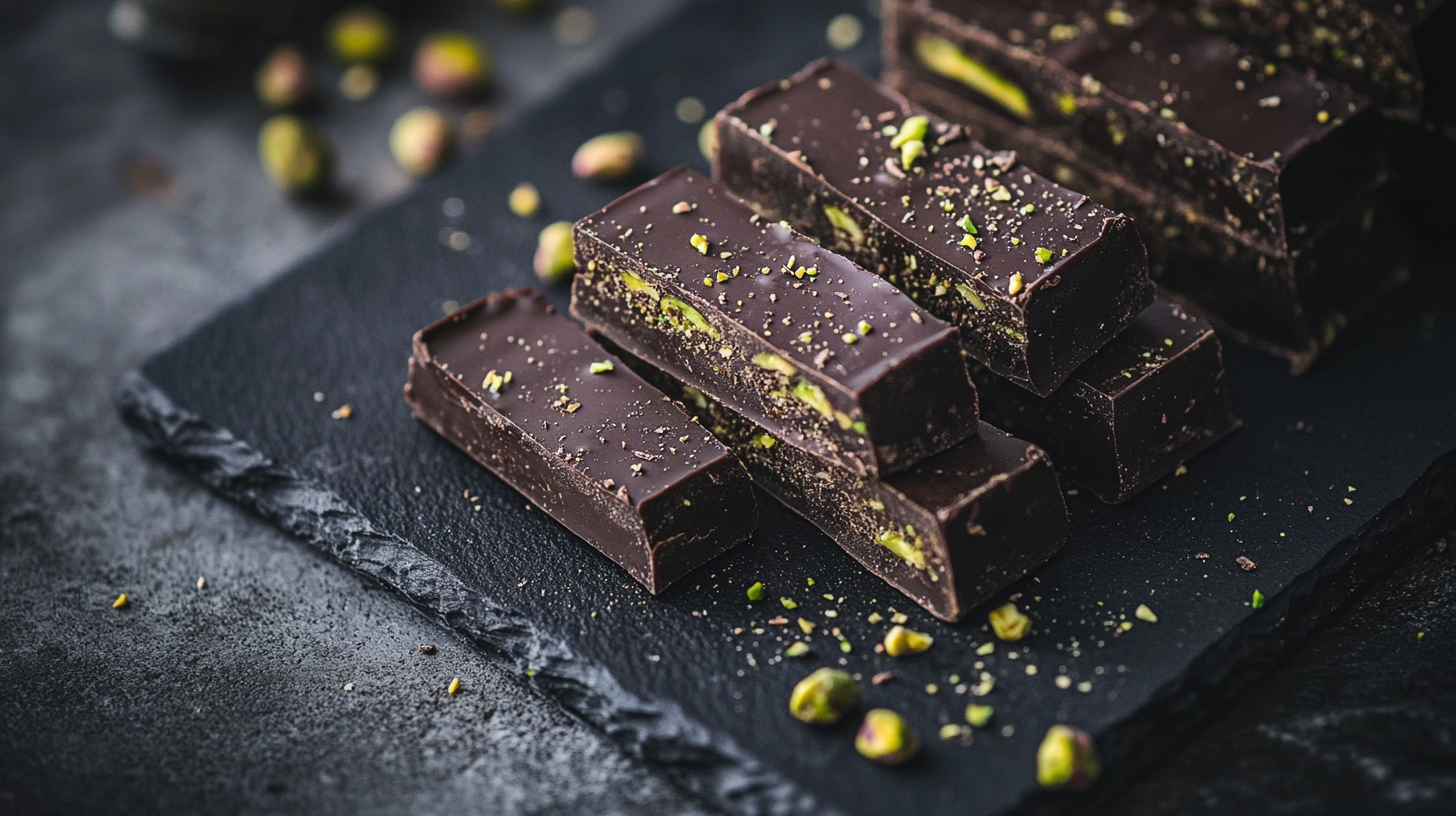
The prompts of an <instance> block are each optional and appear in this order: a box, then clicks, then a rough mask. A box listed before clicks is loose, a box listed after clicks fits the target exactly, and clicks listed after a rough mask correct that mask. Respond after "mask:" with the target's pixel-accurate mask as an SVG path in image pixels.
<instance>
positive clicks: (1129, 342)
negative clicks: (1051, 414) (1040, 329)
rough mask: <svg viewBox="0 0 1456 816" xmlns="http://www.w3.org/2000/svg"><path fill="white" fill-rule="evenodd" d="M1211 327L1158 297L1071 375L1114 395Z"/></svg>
mask: <svg viewBox="0 0 1456 816" xmlns="http://www.w3.org/2000/svg"><path fill="white" fill-rule="evenodd" d="M1212 331H1213V326H1211V325H1209V323H1208V321H1206V320H1204V319H1203V318H1201V317H1198V316H1196V315H1193V314H1191V313H1189V312H1188V311H1187V310H1186V309H1184V308H1183V307H1182V306H1179V305H1178V304H1176V303H1173V302H1172V301H1169V300H1164V299H1162V298H1159V299H1157V300H1156V301H1154V302H1153V305H1151V306H1149V307H1148V308H1146V309H1144V310H1142V312H1141V313H1139V314H1138V316H1137V318H1136V319H1135V320H1133V322H1132V324H1131V325H1129V326H1128V327H1127V328H1126V329H1123V332H1122V334H1120V335H1118V338H1117V340H1116V341H1115V342H1112V343H1108V344H1107V345H1105V346H1103V347H1102V351H1100V352H1098V353H1097V354H1095V355H1093V356H1092V358H1091V359H1089V360H1088V361H1087V362H1085V363H1083V364H1082V366H1081V367H1080V368H1078V369H1077V373H1075V374H1073V375H1072V379H1074V380H1078V381H1080V382H1083V383H1086V384H1087V385H1090V386H1092V387H1093V388H1096V389H1097V390H1098V391H1100V392H1102V393H1104V394H1109V395H1112V396H1114V397H1115V396H1116V395H1118V394H1121V393H1122V392H1124V391H1127V390H1129V389H1131V388H1132V387H1133V386H1135V385H1136V384H1137V383H1138V381H1139V380H1141V379H1142V378H1143V377H1145V376H1147V375H1149V374H1151V373H1153V372H1155V371H1157V370H1158V367H1159V366H1161V365H1162V364H1163V363H1165V362H1167V361H1168V360H1171V359H1173V358H1174V357H1177V356H1178V355H1179V354H1182V353H1183V352H1184V351H1186V350H1187V349H1188V347H1189V346H1192V345H1193V344H1194V343H1196V342H1198V341H1199V340H1200V339H1202V338H1204V337H1206V336H1207V335H1208V334H1209V333H1211V332H1212Z"/></svg>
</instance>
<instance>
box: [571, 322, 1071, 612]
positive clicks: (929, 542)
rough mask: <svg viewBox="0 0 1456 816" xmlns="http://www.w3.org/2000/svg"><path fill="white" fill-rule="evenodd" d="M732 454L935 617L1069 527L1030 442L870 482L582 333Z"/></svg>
mask: <svg viewBox="0 0 1456 816" xmlns="http://www.w3.org/2000/svg"><path fill="white" fill-rule="evenodd" d="M589 331H592V332H593V333H594V334H595V336H597V337H598V339H601V340H602V341H603V344H604V345H606V346H607V347H608V348H609V349H613V350H614V352H615V353H617V354H618V355H619V356H621V357H622V358H623V359H624V360H626V361H627V363H628V364H629V365H631V366H633V367H634V368H635V369H636V370H637V371H638V372H639V373H641V374H642V375H643V376H644V377H646V378H647V379H648V380H649V381H651V382H653V383H654V384H655V385H657V386H658V387H660V388H662V389H663V390H664V391H665V392H667V393H670V394H680V395H681V397H682V402H683V405H684V407H685V408H686V409H687V410H689V411H690V412H692V413H693V414H694V415H695V416H697V417H698V418H699V420H700V421H701V422H702V423H703V425H704V426H705V427H707V428H709V429H710V430H712V431H713V433H715V434H717V435H718V437H719V438H720V439H722V440H723V441H724V442H725V443H726V444H729V445H731V446H732V447H733V448H734V450H736V451H738V452H739V455H740V456H741V457H742V458H743V461H744V463H745V464H747V466H748V470H749V472H750V473H751V474H753V479H754V483H755V484H757V485H758V486H759V487H761V488H763V489H764V490H766V491H768V492H769V493H770V494H772V495H773V496H774V497H775V498H777V499H778V500H779V501H782V502H783V503H784V504H785V505H786V506H788V507H789V509H791V510H793V511H794V512H796V513H798V514H799V515H801V516H803V517H804V518H805V519H806V520H808V521H809V522H810V523H812V524H813V525H814V526H816V527H818V528H819V529H820V530H823V531H824V533H825V534H826V535H828V536H829V537H830V538H831V539H833V540H834V541H835V542H836V543H837V544H839V546H840V547H842V548H844V550H845V551H846V552H848V553H849V554H850V555H851V556H853V557H854V559H855V560H856V561H859V562H860V564H861V565H863V566H864V567H865V568H866V569H868V570H869V571H870V572H872V573H874V574H875V575H877V576H879V577H880V578H882V579H884V580H885V582H886V583H888V584H890V585H891V586H893V587H895V588H896V589H898V590H899V591H900V592H902V593H904V594H905V595H906V596H908V597H909V598H911V599H912V600H914V601H915V602H916V603H918V604H919V605H920V606H921V607H923V608H924V609H925V610H926V611H928V612H930V613H931V614H932V615H934V616H935V617H937V618H939V619H941V620H944V621H951V622H954V621H957V620H960V619H961V618H962V617H964V616H965V614H966V613H967V612H968V611H970V610H971V609H973V608H975V607H976V606H977V605H979V604H981V603H983V602H985V601H986V600H989V599H990V598H991V597H992V596H993V595H994V594H995V593H996V592H998V591H1000V590H1001V589H1003V588H1004V587H1006V586H1007V585H1009V584H1011V583H1013V582H1015V581H1017V580H1019V579H1020V578H1022V577H1023V576H1025V575H1026V574H1027V573H1028V572H1030V571H1031V570H1033V569H1035V568H1036V567H1038V566H1040V565H1041V564H1043V563H1045V562H1046V561H1047V560H1049V559H1050V558H1051V557H1052V556H1053V555H1055V554H1056V552H1057V550H1058V549H1060V547H1061V543H1062V540H1063V538H1064V537H1065V535H1066V530H1067V526H1068V522H1067V511H1066V505H1065V503H1064V502H1063V499H1062V494H1061V487H1060V484H1059V483H1058V481H1057V475H1056V471H1055V470H1054V469H1053V468H1052V466H1051V462H1050V461H1049V460H1048V459H1047V457H1046V454H1045V453H1043V452H1042V451H1041V450H1040V449H1039V448H1037V447H1036V446H1034V445H1030V444H1028V443H1026V442H1023V441H1021V440H1018V439H1014V438H1012V437H1010V436H1007V435H1006V434H1004V433H1002V432H1001V431H999V430H997V429H995V428H993V427H991V426H990V425H987V424H986V423H984V422H983V423H981V424H980V433H979V434H978V435H977V436H976V437H974V438H972V439H969V440H967V441H965V442H963V443H961V444H960V445H957V446H956V447H954V448H951V449H950V450H948V451H945V452H943V453H940V454H938V455H936V456H934V457H931V458H930V459H927V460H925V461H923V462H921V463H920V464H918V465H916V466H915V467H913V468H911V469H909V470H907V471H904V472H901V473H897V474H895V475H892V476H887V477H885V478H883V479H871V478H865V477H860V476H855V475H854V474H852V473H849V472H848V471H846V470H844V469H843V468H837V467H834V466H831V465H827V464H825V463H824V462H822V461H820V460H818V459H816V458H814V457H813V456H810V455H808V454H806V453H805V452H804V451H803V450H802V449H800V448H798V447H796V446H794V445H790V444H787V443H785V442H784V441H783V440H781V439H778V438H776V437H774V436H772V435H771V434H769V433H768V432H767V431H765V430H764V429H763V428H762V427H760V426H758V425H756V424H755V423H753V422H750V421H749V420H747V419H745V418H744V417H743V416H742V415H740V414H738V413H737V412H735V411H732V410H731V409H729V408H727V407H725V406H723V405H722V404H721V403H718V402H716V401H714V400H713V399H712V398H710V397H708V396H707V395H706V394H704V393H703V392H701V391H698V390H697V389H695V388H692V387H691V386H683V385H682V384H681V383H680V382H678V381H677V380H676V379H675V378H673V377H672V376H671V375H670V374H667V373H666V372H663V371H661V370H659V369H656V368H655V367H653V366H651V365H650V364H648V363H645V362H643V361H642V360H640V359H637V358H634V357H632V356H631V355H630V354H628V353H626V352H623V351H621V350H620V349H614V348H613V346H612V344H611V341H610V340H609V339H605V338H603V337H602V336H601V335H600V333H597V331H596V330H595V329H589Z"/></svg>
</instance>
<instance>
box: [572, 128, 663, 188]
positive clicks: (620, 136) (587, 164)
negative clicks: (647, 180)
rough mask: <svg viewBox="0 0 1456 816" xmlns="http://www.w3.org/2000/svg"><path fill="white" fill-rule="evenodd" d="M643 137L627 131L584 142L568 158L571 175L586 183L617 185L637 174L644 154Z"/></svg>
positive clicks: (606, 134)
mask: <svg viewBox="0 0 1456 816" xmlns="http://www.w3.org/2000/svg"><path fill="white" fill-rule="evenodd" d="M646 150H647V148H646V145H644V144H643V143H642V137H641V136H638V135H637V134H636V133H633V132H632V131H630V130H624V131H622V132H620V133H603V134H602V135H600V136H595V137H593V138H591V139H588V140H586V142H584V143H583V144H582V146H581V147H578V148H577V149H576V155H575V156H572V158H571V172H572V173H574V174H576V177H577V178H580V179H586V180H588V181H620V180H622V179H624V178H626V177H628V176H630V175H631V174H632V173H634V172H636V170H637V166H638V165H640V164H641V163H642V156H643V154H644V153H645V152H646Z"/></svg>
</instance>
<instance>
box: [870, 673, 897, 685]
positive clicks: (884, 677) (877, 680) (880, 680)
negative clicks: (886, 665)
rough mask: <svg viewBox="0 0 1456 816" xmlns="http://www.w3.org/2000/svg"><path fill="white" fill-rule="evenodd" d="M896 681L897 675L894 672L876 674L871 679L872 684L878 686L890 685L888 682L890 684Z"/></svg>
mask: <svg viewBox="0 0 1456 816" xmlns="http://www.w3.org/2000/svg"><path fill="white" fill-rule="evenodd" d="M894 679H895V675H894V674H893V673H892V672H880V673H878V674H876V675H875V676H874V677H871V678H870V682H871V683H874V684H875V685H877V686H883V685H884V684H886V683H888V682H890V681H891V680H894Z"/></svg>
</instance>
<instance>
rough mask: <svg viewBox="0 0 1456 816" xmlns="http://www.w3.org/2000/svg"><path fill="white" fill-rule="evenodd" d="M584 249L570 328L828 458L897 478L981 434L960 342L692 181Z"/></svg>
mask: <svg viewBox="0 0 1456 816" xmlns="http://www.w3.org/2000/svg"><path fill="white" fill-rule="evenodd" d="M673 210H679V212H673ZM755 222H756V223H755ZM576 236H577V237H576V254H577V262H578V267H579V269H580V270H581V271H580V273H579V274H578V275H577V278H576V280H575V282H574V283H573V287H572V311H573V313H574V314H576V315H577V316H578V317H580V318H581V319H582V320H583V321H585V322H587V323H591V324H593V325H597V326H600V327H601V328H602V331H604V332H606V333H607V334H608V335H609V336H611V338H612V339H613V341H614V342H616V343H617V344H618V345H620V346H622V347H624V348H626V349H629V350H630V351H631V352H632V353H633V354H635V355H637V356H640V357H643V358H646V359H649V360H651V361H652V362H653V363H654V364H657V365H660V366H662V367H664V368H667V369H668V370H671V371H672V372H673V373H674V374H675V375H676V376H679V377H680V378H682V379H683V381H684V382H687V383H690V384H692V385H693V386H694V387H697V388H700V389H702V390H704V391H707V392H709V393H711V394H713V395H714V397H715V398H716V399H718V400H720V401H722V402H724V403H726V404H729V405H731V406H733V407H734V409H735V410H738V411H741V412H743V413H744V414H746V415H751V416H753V417H754V418H755V420H757V421H760V422H761V423H762V424H764V425H765V426H766V427H769V428H772V429H774V431H775V433H777V434H779V435H781V436H783V437H784V438H786V439H789V440H792V441H793V442H794V444H798V445H803V446H805V447H806V448H808V449H809V450H811V451H812V452H813V453H814V454H815V455H816V456H820V457H822V458H825V459H827V460H829V461H833V462H835V463H837V464H839V465H841V466H843V467H848V468H850V469H852V470H854V471H855V472H858V473H864V474H876V473H885V472H893V471H895V470H898V469H903V468H906V467H909V466H911V465H913V464H914V463H915V462H916V461H918V460H920V459H923V458H925V457H926V456H930V455H932V454H934V453H937V452H939V451H941V450H944V449H945V448H947V447H949V446H951V445H953V444H955V443H957V442H959V441H961V440H962V439H965V438H966V437H968V436H970V435H972V434H973V433H975V429H976V417H977V406H976V394H975V388H974V386H972V385H971V382H970V378H969V376H968V375H967V374H966V368H965V361H964V359H963V358H962V356H961V350H960V344H959V340H958V336H957V332H956V330H955V329H954V328H952V327H950V326H948V325H946V324H944V323H942V322H940V321H939V320H936V319H935V318H933V317H931V316H929V315H928V314H925V313H924V312H923V310H921V309H920V307H918V306H916V305H915V303H914V302H912V301H911V300H910V299H909V298H907V297H906V296H905V295H904V294H902V293H900V292H898V291H896V290H895V288H894V287H893V286H891V285H890V284H888V283H886V282H885V281H883V280H881V279H879V278H877V277H875V276H874V275H872V274H870V273H869V272H867V271H865V270H863V269H861V268H859V267H857V266H855V265H854V264H852V263H851V262H850V261H848V260H846V259H844V258H841V257H839V256H836V255H834V254H833V253H831V252H829V251H828V250H826V249H824V248H822V247H820V246H818V245H817V244H815V243H814V242H812V241H810V240H808V239H807V238H805V237H803V236H800V235H796V234H794V233H792V232H791V231H790V230H788V229H786V228H784V227H782V226H781V225H779V224H776V223H763V222H762V221H761V220H760V219H758V217H757V216H756V215H755V214H754V213H753V211H752V210H751V209H749V208H748V207H747V206H745V205H744V204H743V203H741V202H740V201H738V200H737V199H735V198H732V197H731V196H729V195H728V194H727V193H725V192H724V191H722V189H721V188H720V187H718V186H717V185H715V184H713V183H712V182H710V181H709V180H708V179H706V178H704V177H702V176H700V175H697V174H695V173H692V172H691V171H688V170H687V169H686V168H680V169H678V170H675V171H673V172H671V173H668V174H666V175H664V176H663V177H661V178H660V179H657V180H655V181H653V182H649V183H648V184H645V185H643V186H642V187H640V188H638V189H637V190H636V191H634V192H632V193H629V194H628V195H626V196H624V197H623V198H621V199H619V200H618V201H617V202H614V203H613V204H611V205H609V206H608V207H607V208H605V209H604V210H602V211H601V212H598V213H596V214H593V215H590V216H588V217H587V218H585V219H583V220H582V221H581V222H579V223H578V224H577V228H576ZM704 249H707V251H706V252H704V251H703V250H704ZM725 256H726V257H725ZM715 295H716V297H715ZM909 394H914V395H915V398H914V399H908V398H907V395H909Z"/></svg>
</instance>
